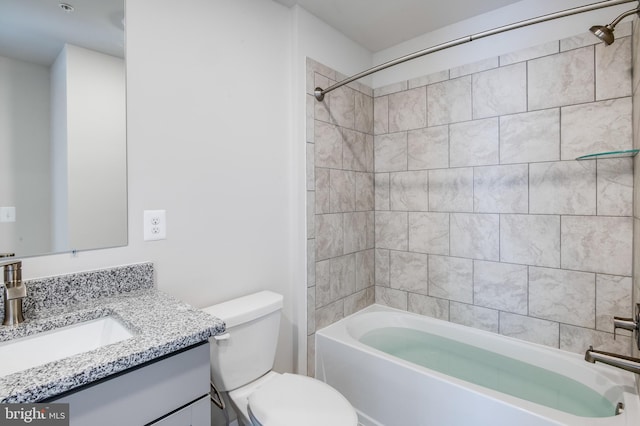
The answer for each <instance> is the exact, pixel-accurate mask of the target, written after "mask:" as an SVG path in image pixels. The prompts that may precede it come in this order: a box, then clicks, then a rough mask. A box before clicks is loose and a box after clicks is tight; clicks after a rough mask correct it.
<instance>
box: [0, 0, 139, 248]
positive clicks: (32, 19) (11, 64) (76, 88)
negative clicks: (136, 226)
mask: <svg viewBox="0 0 640 426" xmlns="http://www.w3.org/2000/svg"><path fill="white" fill-rule="evenodd" d="M125 107H126V94H125V62H124V1H123V0H62V1H57V0H0V256H2V255H5V254H11V253H12V254H14V255H15V256H16V257H26V256H36V255H43V254H51V253H60V252H69V251H75V250H89V249H96V248H105V247H116V246H122V245H126V244H127V178H126V175H127V172H126V110H125Z"/></svg>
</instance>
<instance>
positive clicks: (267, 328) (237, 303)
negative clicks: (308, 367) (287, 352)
mask: <svg viewBox="0 0 640 426" xmlns="http://www.w3.org/2000/svg"><path fill="white" fill-rule="evenodd" d="M281 310H282V295H280V294H277V293H274V292H271V291H262V292H259V293H254V294H250V295H248V296H244V297H240V298H238V299H233V300H230V301H228V302H224V303H221V304H218V305H213V306H209V307H207V308H204V311H205V312H207V313H209V314H211V315H214V316H216V317H218V318H220V319H222V320H223V321H224V322H225V324H226V330H227V332H226V333H225V334H224V335H222V336H214V337H212V338H211V339H210V348H211V380H212V383H213V384H214V385H215V386H216V388H217V389H218V390H219V391H222V392H226V393H227V396H228V399H229V401H231V405H232V406H233V409H234V411H235V413H236V415H237V417H238V422H239V423H240V424H242V425H244V426H300V425H305V426H327V425H331V426H357V424H358V416H357V415H356V412H355V410H354V409H353V407H352V406H351V404H350V403H349V402H348V401H347V399H346V398H345V397H344V396H342V395H341V394H340V393H339V392H338V391H337V390H335V389H333V388H332V387H331V386H329V385H327V384H326V383H324V382H321V381H320V380H316V379H314V378H311V377H306V376H302V375H299V374H289V373H284V374H279V373H276V372H274V371H272V368H273V362H274V359H275V353H276V346H277V341H278V333H279V327H280V313H281Z"/></svg>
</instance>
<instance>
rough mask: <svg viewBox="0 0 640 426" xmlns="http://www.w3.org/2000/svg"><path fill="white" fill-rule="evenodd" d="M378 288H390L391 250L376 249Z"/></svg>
mask: <svg viewBox="0 0 640 426" xmlns="http://www.w3.org/2000/svg"><path fill="white" fill-rule="evenodd" d="M374 256H375V268H376V274H375V280H376V281H375V283H376V286H382V287H389V256H390V252H389V250H384V249H379V248H377V247H376V249H375V252H374Z"/></svg>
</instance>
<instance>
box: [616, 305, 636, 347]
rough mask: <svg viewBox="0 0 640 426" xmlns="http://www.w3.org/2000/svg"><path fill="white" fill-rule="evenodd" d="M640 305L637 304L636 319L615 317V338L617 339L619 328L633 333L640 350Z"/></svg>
mask: <svg viewBox="0 0 640 426" xmlns="http://www.w3.org/2000/svg"><path fill="white" fill-rule="evenodd" d="M639 324H640V303H638V304H636V314H635V317H634V318H623V317H613V338H614V339H615V338H616V331H617V330H618V329H619V328H623V329H625V330H629V331H631V332H632V333H633V335H634V337H635V339H636V341H637V344H638V349H640V333H639V331H640V329H639Z"/></svg>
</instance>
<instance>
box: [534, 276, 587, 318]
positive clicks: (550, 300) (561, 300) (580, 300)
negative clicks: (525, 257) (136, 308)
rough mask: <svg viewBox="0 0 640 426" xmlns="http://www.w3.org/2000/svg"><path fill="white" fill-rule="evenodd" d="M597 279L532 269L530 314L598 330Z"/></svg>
mask: <svg viewBox="0 0 640 426" xmlns="http://www.w3.org/2000/svg"><path fill="white" fill-rule="evenodd" d="M595 304H596V277H595V274H592V273H587V272H576V271H565V270H561V269H551V268H536V267H531V268H529V314H530V315H531V316H534V317H537V318H543V319H547V320H551V321H558V322H562V323H565V324H573V325H578V326H581V327H589V328H595V323H596V305H595Z"/></svg>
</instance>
